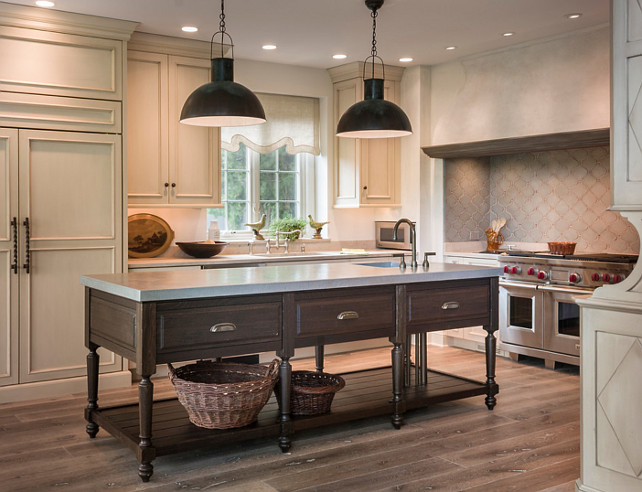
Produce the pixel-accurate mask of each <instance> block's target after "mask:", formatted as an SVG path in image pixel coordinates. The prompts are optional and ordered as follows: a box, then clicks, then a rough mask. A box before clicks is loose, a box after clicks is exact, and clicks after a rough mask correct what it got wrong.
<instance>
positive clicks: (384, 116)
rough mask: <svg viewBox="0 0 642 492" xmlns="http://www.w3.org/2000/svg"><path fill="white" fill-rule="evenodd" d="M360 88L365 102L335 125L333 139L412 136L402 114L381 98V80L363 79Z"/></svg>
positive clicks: (410, 129) (354, 105)
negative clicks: (337, 137) (335, 132)
mask: <svg viewBox="0 0 642 492" xmlns="http://www.w3.org/2000/svg"><path fill="white" fill-rule="evenodd" d="M363 84H364V93H365V98H364V100H363V101H359V102H358V103H356V104H353V105H352V106H350V107H349V108H348V110H347V111H346V112H345V113H343V116H341V119H340V120H339V124H338V125H337V136H339V137H351V138H386V137H403V136H405V135H410V134H412V127H411V126H410V120H409V119H408V117H407V116H406V113H404V112H403V110H402V109H401V108H400V107H399V106H397V105H396V104H395V103H392V102H390V101H386V100H385V99H384V98H383V79H367V80H364V82H363Z"/></svg>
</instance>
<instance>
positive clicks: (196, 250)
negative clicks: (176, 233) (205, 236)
mask: <svg viewBox="0 0 642 492" xmlns="http://www.w3.org/2000/svg"><path fill="white" fill-rule="evenodd" d="M176 245H177V246H178V247H179V248H181V251H183V252H184V253H187V254H188V255H190V256H193V257H194V258H211V257H212V256H216V255H217V254H219V253H220V252H221V251H223V250H224V249H225V247H226V246H227V242H225V241H196V242H192V243H190V242H177V243H176Z"/></svg>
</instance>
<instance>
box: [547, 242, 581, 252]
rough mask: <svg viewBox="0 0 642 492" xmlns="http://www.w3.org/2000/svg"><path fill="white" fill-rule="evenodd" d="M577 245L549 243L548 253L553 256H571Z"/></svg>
mask: <svg viewBox="0 0 642 492" xmlns="http://www.w3.org/2000/svg"><path fill="white" fill-rule="evenodd" d="M576 244H577V243H565V242H550V243H548V251H549V253H552V254H554V255H572V254H573V253H574V252H575V246H576Z"/></svg>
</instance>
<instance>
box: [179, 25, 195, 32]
mask: <svg viewBox="0 0 642 492" xmlns="http://www.w3.org/2000/svg"><path fill="white" fill-rule="evenodd" d="M181 31H183V32H197V31H198V27H196V26H183V27H181Z"/></svg>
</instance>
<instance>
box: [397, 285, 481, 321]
mask: <svg viewBox="0 0 642 492" xmlns="http://www.w3.org/2000/svg"><path fill="white" fill-rule="evenodd" d="M407 299H408V303H407V306H408V324H407V331H408V333H418V332H423V331H438V330H444V329H452V328H462V327H466V326H475V325H487V324H489V323H490V311H489V305H490V285H489V283H488V280H487V279H479V280H471V281H466V282H462V281H459V282H458V283H456V284H453V283H448V282H443V283H440V285H439V287H438V288H426V287H425V286H424V287H423V288H414V287H409V288H408V290H407Z"/></svg>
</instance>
